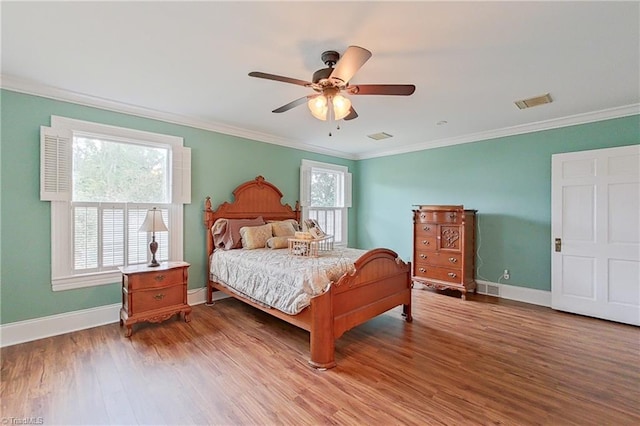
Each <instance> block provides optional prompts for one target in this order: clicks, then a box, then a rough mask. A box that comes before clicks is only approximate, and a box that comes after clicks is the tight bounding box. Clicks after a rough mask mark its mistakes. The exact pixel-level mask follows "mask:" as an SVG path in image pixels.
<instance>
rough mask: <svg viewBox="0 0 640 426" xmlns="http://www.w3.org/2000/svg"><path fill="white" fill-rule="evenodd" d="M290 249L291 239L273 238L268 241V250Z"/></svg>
mask: <svg viewBox="0 0 640 426" xmlns="http://www.w3.org/2000/svg"><path fill="white" fill-rule="evenodd" d="M288 247H289V237H271V238H269V239H268V240H267V248H270V249H281V248H288Z"/></svg>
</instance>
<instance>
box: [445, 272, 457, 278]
mask: <svg viewBox="0 0 640 426" xmlns="http://www.w3.org/2000/svg"><path fill="white" fill-rule="evenodd" d="M447 275H449V276H450V277H451V278H455V277H456V274H455V273H453V272H449V273H448V274H447Z"/></svg>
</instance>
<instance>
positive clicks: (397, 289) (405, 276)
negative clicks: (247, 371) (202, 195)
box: [204, 176, 412, 369]
mask: <svg viewBox="0 0 640 426" xmlns="http://www.w3.org/2000/svg"><path fill="white" fill-rule="evenodd" d="M233 195H234V198H235V201H233V202H232V203H227V202H225V203H223V204H221V205H220V206H219V207H218V208H217V209H216V210H212V208H211V199H210V197H207V199H206V201H205V210H204V226H205V229H206V241H207V259H208V261H207V271H206V272H207V277H209V278H208V285H207V302H208V303H212V302H213V292H214V291H218V290H219V291H222V292H224V293H225V294H228V295H230V296H232V297H235V298H237V299H239V300H242V301H243V302H245V303H248V304H249V305H251V306H253V307H255V308H257V309H260V310H262V311H264V312H267V313H269V314H271V315H273V316H275V317H277V318H280V319H282V320H284V321H286V322H288V323H290V324H293V325H295V326H297V327H300V328H302V329H304V330H307V331H309V333H310V343H311V344H310V346H311V356H310V360H309V363H310V364H311V365H312V366H313V367H315V368H322V369H326V368H332V367H335V365H336V362H335V355H334V352H335V340H336V339H338V338H339V337H340V336H342V334H343V333H345V332H346V331H348V330H350V329H351V328H353V327H355V326H357V325H359V324H362V323H364V322H365V321H368V320H369V319H371V318H373V317H375V316H377V315H380V314H382V313H383V312H386V311H388V310H390V309H392V308H394V307H396V306H399V305H403V316H404V317H405V320H406V321H407V322H411V321H412V318H411V286H412V284H411V265H410V264H409V263H405V262H403V261H402V260H401V259H399V258H398V256H397V254H396V253H395V252H393V251H392V250H388V249H383V248H378V249H374V250H370V251H367V252H366V253H365V254H364V255H362V256H361V257H360V258H359V259H358V260H357V261H356V262H355V272H354V273H352V274H344V275H343V276H342V277H341V278H340V279H339V280H337V281H336V282H333V283H332V284H331V286H330V287H329V289H328V290H327V291H326V292H325V293H323V294H321V295H319V296H316V297H314V298H312V299H311V305H310V306H309V307H307V308H305V309H304V310H303V311H302V312H300V313H299V314H297V315H289V314H286V313H284V312H281V311H279V310H277V309H274V308H269V307H265V306H261V305H260V304H258V303H255V302H253V301H251V300H249V299H247V298H244V297H242V296H240V295H238V294H236V293H234V292H233V291H231V290H230V289H228V288H227V287H226V286H225V285H223V284H221V283H217V282H215V281H212V280H211V274H210V270H211V265H210V262H211V254H212V253H213V250H214V244H213V236H212V233H211V227H212V226H213V224H214V222H215V221H216V220H217V219H219V218H226V219H247V218H255V217H257V216H262V217H263V218H264V219H265V220H286V219H295V220H297V221H300V210H299V205H298V203H296V208H295V210H294V209H292V208H291V207H290V206H289V205H288V204H282V201H281V199H282V193H281V192H280V190H279V189H278V188H276V187H275V186H274V185H273V184H271V183H269V182H267V181H266V180H265V179H264V178H263V177H262V176H258V177H257V178H255V179H254V180H251V181H249V182H245V183H243V184H242V185H240V186H238V187H237V188H236V189H235V190H234V191H233Z"/></svg>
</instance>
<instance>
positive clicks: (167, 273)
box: [120, 262, 191, 337]
mask: <svg viewBox="0 0 640 426" xmlns="http://www.w3.org/2000/svg"><path fill="white" fill-rule="evenodd" d="M189 266H190V265H189V264H188V263H187V262H163V263H161V264H160V266H156V267H150V266H147V265H135V266H129V267H126V268H120V271H121V272H122V309H120V326H123V325H125V326H127V331H126V332H125V336H126V337H130V336H131V333H132V332H133V330H132V326H133V324H136V323H138V322H145V321H146V322H161V321H164V320H166V319H169V318H171V317H172V316H173V315H175V314H182V315H183V317H184V321H185V322H189V321H191V318H190V315H191V306H189V305H188V304H187V281H188V278H189V272H188V269H189Z"/></svg>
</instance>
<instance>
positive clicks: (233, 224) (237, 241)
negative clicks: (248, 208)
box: [224, 216, 264, 250]
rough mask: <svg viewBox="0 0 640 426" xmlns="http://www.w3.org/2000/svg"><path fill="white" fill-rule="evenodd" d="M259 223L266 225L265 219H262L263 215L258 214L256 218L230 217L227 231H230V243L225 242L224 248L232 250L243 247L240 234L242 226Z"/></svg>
mask: <svg viewBox="0 0 640 426" xmlns="http://www.w3.org/2000/svg"><path fill="white" fill-rule="evenodd" d="M258 225H264V219H262V216H258V217H256V218H255V219H228V220H227V232H228V233H229V237H228V239H227V240H226V241H228V244H225V247H224V249H225V250H230V249H234V248H240V247H242V241H241V238H242V236H241V235H240V228H242V227H243V226H258Z"/></svg>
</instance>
